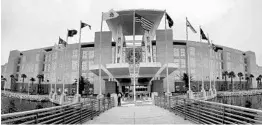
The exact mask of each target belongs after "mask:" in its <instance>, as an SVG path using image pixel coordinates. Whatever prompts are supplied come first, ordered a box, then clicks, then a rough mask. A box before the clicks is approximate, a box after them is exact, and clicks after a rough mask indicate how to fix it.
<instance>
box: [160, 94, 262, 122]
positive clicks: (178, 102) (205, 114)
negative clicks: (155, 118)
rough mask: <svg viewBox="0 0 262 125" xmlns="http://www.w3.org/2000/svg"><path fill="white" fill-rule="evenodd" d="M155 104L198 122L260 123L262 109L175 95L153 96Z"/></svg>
mask: <svg viewBox="0 0 262 125" xmlns="http://www.w3.org/2000/svg"><path fill="white" fill-rule="evenodd" d="M155 105H156V106H160V107H162V108H165V109H167V110H169V111H171V112H174V113H175V114H176V115H177V114H178V115H181V116H182V117H184V119H188V120H190V121H192V122H195V123H200V124H247V123H250V124H262V110H256V109H250V108H244V107H239V106H233V105H227V104H222V103H216V102H209V101H201V100H192V99H187V98H181V97H175V96H170V97H168V96H163V97H159V96H158V97H155Z"/></svg>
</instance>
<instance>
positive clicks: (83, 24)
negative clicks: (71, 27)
mask: <svg viewBox="0 0 262 125" xmlns="http://www.w3.org/2000/svg"><path fill="white" fill-rule="evenodd" d="M86 26H88V27H89V29H90V30H91V25H89V24H86V23H84V22H82V21H81V28H84V27H86Z"/></svg>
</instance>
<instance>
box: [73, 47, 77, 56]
mask: <svg viewBox="0 0 262 125" xmlns="http://www.w3.org/2000/svg"><path fill="white" fill-rule="evenodd" d="M77 52H78V50H77V49H74V50H73V55H72V57H77Z"/></svg>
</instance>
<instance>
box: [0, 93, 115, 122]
mask: <svg viewBox="0 0 262 125" xmlns="http://www.w3.org/2000/svg"><path fill="white" fill-rule="evenodd" d="M112 107H114V99H113V98H103V99H96V100H90V101H85V102H80V103H74V104H68V105H63V106H56V107H51V108H44V109H38V110H31V111H25V112H17V113H10V114H3V115H1V123H2V124H81V123H84V122H86V121H88V120H92V119H93V118H94V117H96V116H98V115H99V114H100V113H102V112H104V111H106V110H108V109H111V108H112Z"/></svg>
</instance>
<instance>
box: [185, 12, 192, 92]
mask: <svg viewBox="0 0 262 125" xmlns="http://www.w3.org/2000/svg"><path fill="white" fill-rule="evenodd" d="M186 48H187V69H188V75H187V76H188V91H189V92H191V83H190V58H189V46H188V26H187V17H186Z"/></svg>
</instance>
